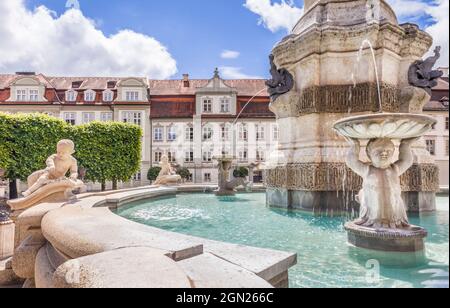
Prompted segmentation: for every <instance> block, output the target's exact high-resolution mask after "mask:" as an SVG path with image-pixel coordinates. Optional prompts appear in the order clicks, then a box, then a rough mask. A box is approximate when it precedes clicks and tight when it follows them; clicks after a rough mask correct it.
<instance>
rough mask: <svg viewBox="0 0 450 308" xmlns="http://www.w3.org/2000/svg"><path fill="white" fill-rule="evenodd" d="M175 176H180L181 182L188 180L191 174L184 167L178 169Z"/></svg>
mask: <svg viewBox="0 0 450 308" xmlns="http://www.w3.org/2000/svg"><path fill="white" fill-rule="evenodd" d="M177 174H178V175H179V176H181V178H182V179H183V180H188V179H189V178H190V177H191V172H190V171H189V169H188V168H185V167H179V168H178V169H177Z"/></svg>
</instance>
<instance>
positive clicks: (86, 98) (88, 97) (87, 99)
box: [84, 90, 95, 102]
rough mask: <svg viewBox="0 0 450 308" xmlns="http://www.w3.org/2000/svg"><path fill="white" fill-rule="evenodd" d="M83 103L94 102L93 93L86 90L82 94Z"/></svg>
mask: <svg viewBox="0 0 450 308" xmlns="http://www.w3.org/2000/svg"><path fill="white" fill-rule="evenodd" d="M84 101H85V102H93V101H95V91H92V90H87V91H85V92H84Z"/></svg>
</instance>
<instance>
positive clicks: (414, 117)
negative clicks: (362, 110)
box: [334, 113, 436, 139]
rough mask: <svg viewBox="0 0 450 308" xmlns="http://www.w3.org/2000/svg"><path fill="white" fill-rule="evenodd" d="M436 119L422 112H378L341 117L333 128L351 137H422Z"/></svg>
mask: <svg viewBox="0 0 450 308" xmlns="http://www.w3.org/2000/svg"><path fill="white" fill-rule="evenodd" d="M435 124H436V120H435V119H433V118H432V117H429V116H426V115H422V114H409V113H378V114H371V115H363V116H355V117H350V118H345V119H342V120H340V121H338V122H336V123H335V124H334V129H335V130H336V131H337V132H338V133H339V134H341V135H342V136H344V137H347V138H352V139H377V138H389V139H409V138H418V137H422V136H423V135H424V134H425V133H427V132H429V131H430V130H431V129H432V127H433V125H435Z"/></svg>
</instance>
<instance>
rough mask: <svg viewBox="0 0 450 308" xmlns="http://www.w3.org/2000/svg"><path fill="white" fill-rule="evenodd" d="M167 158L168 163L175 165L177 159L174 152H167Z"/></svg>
mask: <svg viewBox="0 0 450 308" xmlns="http://www.w3.org/2000/svg"><path fill="white" fill-rule="evenodd" d="M167 158H168V159H169V162H170V163H176V162H177V157H176V154H175V152H168V153H167Z"/></svg>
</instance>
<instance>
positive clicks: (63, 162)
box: [23, 140, 79, 197]
mask: <svg viewBox="0 0 450 308" xmlns="http://www.w3.org/2000/svg"><path fill="white" fill-rule="evenodd" d="M56 148H57V151H56V152H57V153H56V154H53V155H52V156H50V157H49V158H47V161H46V165H47V168H45V169H44V170H39V171H36V172H34V173H33V174H32V175H30V176H29V177H28V190H27V191H25V192H24V193H23V196H24V197H28V196H29V195H31V194H32V193H34V192H35V191H37V190H38V189H39V188H41V187H42V186H45V185H48V184H49V183H54V182H55V181H61V180H66V179H67V178H66V174H67V172H70V176H69V180H70V181H73V183H74V185H77V184H79V182H78V163H77V160H76V159H75V158H74V157H73V156H72V154H73V153H75V144H74V143H73V141H71V140H61V141H60V142H58V145H57V147H56Z"/></svg>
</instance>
